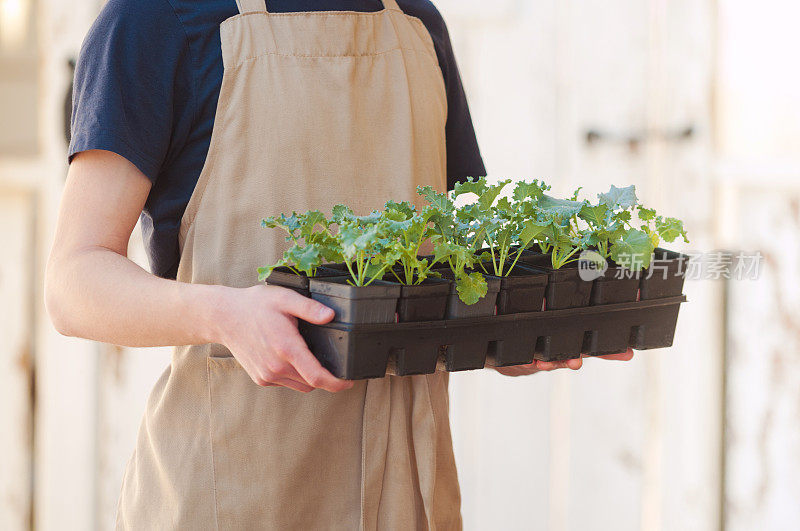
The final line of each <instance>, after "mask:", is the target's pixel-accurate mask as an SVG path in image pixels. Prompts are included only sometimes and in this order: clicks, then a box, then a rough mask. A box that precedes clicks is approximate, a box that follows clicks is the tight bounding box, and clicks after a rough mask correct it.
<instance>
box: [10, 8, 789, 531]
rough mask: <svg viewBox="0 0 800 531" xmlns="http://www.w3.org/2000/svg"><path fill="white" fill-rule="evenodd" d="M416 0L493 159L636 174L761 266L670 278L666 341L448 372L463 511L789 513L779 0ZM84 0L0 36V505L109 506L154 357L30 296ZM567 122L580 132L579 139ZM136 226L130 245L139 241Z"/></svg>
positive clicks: (624, 515) (156, 367)
mask: <svg viewBox="0 0 800 531" xmlns="http://www.w3.org/2000/svg"><path fill="white" fill-rule="evenodd" d="M436 3H437V5H438V6H439V8H440V10H441V11H442V12H443V14H444V16H445V18H446V20H447V22H448V25H449V28H450V32H451V37H452V39H453V43H454V47H455V49H456V55H457V57H458V59H459V63H460V66H461V73H462V76H463V81H464V85H465V87H466V89H467V93H468V96H469V100H470V103H471V107H472V111H473V118H474V121H475V124H476V128H477V130H478V136H479V140H480V144H481V148H482V151H483V154H484V158H485V160H486V163H487V166H488V169H489V171H490V174H491V175H492V176H493V177H496V178H501V177H502V178H504V177H529V178H534V177H535V178H545V179H547V180H548V181H550V182H552V183H553V184H554V185H555V186H554V187H555V188H556V189H557V191H559V192H567V191H571V190H572V189H573V188H574V187H576V186H578V185H582V186H584V188H585V191H586V193H587V194H592V195H593V194H594V193H596V192H598V191H600V190H602V189H604V188H607V186H608V185H609V184H610V183H616V184H623V183H625V184H627V183H634V184H636V185H637V190H638V191H639V193H640V196H641V197H642V198H643V199H644V200H645V201H646V202H647V203H648V204H650V205H652V206H654V207H656V208H658V209H660V210H663V211H664V212H668V213H670V214H672V215H676V216H678V217H682V218H683V219H685V220H686V221H687V224H688V226H689V229H690V232H691V236H692V244H691V246H686V248H688V249H704V250H707V249H714V248H717V247H723V246H724V247H727V248H743V249H749V250H755V249H763V250H764V252H765V255H766V256H767V261H766V264H765V267H764V273H763V276H762V277H761V279H760V280H759V281H757V282H727V283H726V282H721V281H720V282H710V281H697V282H688V283H687V286H686V293H687V295H688V296H689V299H690V301H691V302H690V304H688V305H685V307H684V309H682V311H681V316H680V320H679V328H678V339H677V341H676V345H675V346H674V347H673V348H672V349H669V350H664V351H660V352H651V353H643V354H641V355H639V356H638V357H637V359H636V360H635V361H633V362H631V363H629V364H626V365H620V364H616V363H610V362H601V361H598V360H590V361H588V362H587V363H586V364H585V367H584V368H583V369H582V370H581V371H580V372H578V373H567V372H560V373H554V374H548V375H537V376H533V377H529V378H522V379H507V378H503V377H501V376H499V375H497V374H494V373H491V372H489V371H486V372H476V373H468V374H458V375H454V376H453V378H452V382H453V385H452V397H453V399H452V402H451V405H452V406H451V407H452V419H453V427H454V437H455V445H456V452H457V459H458V464H459V470H460V478H461V483H462V490H463V498H464V504H463V514H464V519H465V526H466V528H467V529H476V530H477V529H552V530H567V529H574V530H582V529H608V530H615V531H616V530H634V529H644V530H648V531H650V530H658V529H664V530H673V529H674V530H684V529H698V530H708V529H719V528H722V527H723V526H724V527H727V528H730V529H743V530H750V529H791V528H793V527H796V522H797V521H798V519H800V503H797V502H798V500H800V479H798V478H800V451H798V448H800V445H798V441H800V411H799V410H798V407H799V406H798V405H799V404H800V401H799V400H798V396H797V392H798V391H797V390H798V389H800V372H798V369H797V367H796V366H797V363H796V362H797V357H798V354H797V353H798V348H799V347H800V344H799V342H800V333H798V330H800V321H798V318H797V310H798V307H797V302H796V301H797V300H798V296H797V295H798V290H800V283H798V281H797V278H798V273H800V271H798V265H797V264H798V258H800V257H799V256H798V251H797V249H796V248H797V244H798V240H800V238H798V236H797V234H798V230H799V229H800V187H798V185H797V184H796V183H797V182H800V180H798V177H800V157H798V154H797V147H798V145H800V141H798V140H799V139H800V126H799V125H798V124H800V103H798V96H797V95H798V94H800V78H798V76H797V74H795V73H793V70H794V69H793V67H792V66H791V61H792V59H793V57H792V50H797V49H798V48H800V37H798V35H797V32H796V31H795V29H794V28H793V22H792V21H796V20H797V19H798V17H800V8H798V7H797V6H795V5H794V3H793V2H789V1H788V0H786V1H781V0H766V1H765V2H759V3H758V5H755V3H752V2H747V1H745V0H669V1H667V0H606V1H604V2H599V1H594V0H535V1H534V0H495V1H494V2H491V3H487V2H482V1H479V0H439V1H438V2H436ZM3 4H4V2H3V1H2V0H0V6H2V5H3ZM100 5H101V2H100V1H99V0H74V1H71V2H57V1H55V0H38V1H35V2H34V4H33V11H32V17H31V20H32V21H33V20H35V21H36V24H34V25H33V27H34V31H33V32H32V34H31V36H30V37H29V39H28V40H27V41H26V46H25V47H24V50H25V52H21V51H19V50H17V51H7V50H3V49H2V48H0V91H2V92H0V94H2V95H3V98H4V99H3V100H2V101H0V117H2V125H1V126H0V127H1V128H2V130H3V134H0V250H1V251H0V253H1V254H0V256H2V260H0V339H2V340H3V341H2V343H0V455H2V459H0V529H4V530H5V529H8V530H21V529H27V528H30V527H36V528H40V529H70V530H71V529H76V530H83V529H107V528H109V527H110V526H111V524H112V522H113V514H114V508H115V504H116V497H117V494H118V491H119V485H120V479H121V475H122V471H123V469H124V466H125V463H126V461H127V459H128V458H129V456H130V453H131V450H132V448H133V444H134V439H135V433H136V430H137V428H138V423H139V419H140V416H141V412H142V410H143V407H144V402H145V398H146V396H147V393H148V392H149V390H150V387H151V385H152V384H153V382H154V381H155V379H156V377H157V376H158V374H159V373H160V372H161V371H162V370H163V368H164V366H165V365H166V364H167V363H168V362H169V353H168V351H167V350H165V349H122V348H117V347H113V346H108V345H100V344H96V343H91V342H86V341H81V340H75V339H66V338H62V337H60V336H58V335H57V334H56V333H55V332H54V331H53V330H52V328H51V327H50V325H49V323H48V321H47V318H46V316H45V315H44V312H43V308H42V304H41V299H42V298H41V287H40V286H41V276H42V267H43V263H44V259H45V257H46V253H47V248H48V246H49V242H50V240H51V237H52V229H53V224H54V217H55V210H56V208H57V203H58V196H59V193H60V189H61V186H62V184H63V178H64V175H65V172H66V167H65V161H64V150H65V144H64V140H63V132H62V131H63V98H64V93H65V90H66V88H67V86H68V83H69V76H70V70H69V68H68V66H67V61H68V59H69V58H72V57H75V55H76V54H77V51H78V49H79V46H80V43H81V41H82V38H83V35H84V34H85V32H86V30H87V29H88V27H89V25H90V24H91V22H92V20H93V19H94V17H95V16H96V13H97V11H98V10H99V8H100ZM3 12H4V11H3V10H2V9H0V16H2V13H3ZM0 27H2V24H0ZM0 42H2V39H0ZM12 67H13V68H12ZM31 68H32V69H33V71H34V72H35V73H36V75H34V76H31V75H30V69H31ZM13 94H18V95H19V94H24V95H30V94H33V95H35V98H34V99H35V101H37V102H38V106H37V110H38V113H37V112H29V115H30V116H33V117H35V120H36V127H23V128H20V129H19V134H18V135H17V136H16V137H15V136H14V135H13V134H10V131H13V129H14V127H15V124H14V121H18V122H19V121H20V120H22V119H23V118H20V116H23V117H24V116H25V114H24V113H23V114H20V113H21V112H22V111H21V110H20V109H22V110H24V105H25V104H24V100H22V99H19V98H12V97H10V95H13ZM28 107H30V104H28ZM688 127H691V128H692V134H691V135H688V136H685V135H680V134H678V133H679V132H680V131H683V130H685V129H686V128H688ZM589 131H595V132H598V133H600V139H599V140H598V141H596V142H592V143H589V142H587V140H586V138H587V134H588V132H589ZM29 137H30V138H35V139H36V140H35V141H32V140H30V138H29ZM19 138H29V139H28V141H26V142H22V143H20V142H17V141H16V140H19ZM9 139H10V140H9ZM631 139H632V140H633V141H631ZM30 144H34V145H33V146H31V145H30ZM138 238H139V235H138V232H137V233H136V238H135V239H134V241H133V242H132V243H131V252H132V255H133V256H134V257H135V259H137V260H139V261H143V254H142V251H141V242H140V241H139V240H138Z"/></svg>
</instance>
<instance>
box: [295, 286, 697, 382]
mask: <svg viewBox="0 0 800 531" xmlns="http://www.w3.org/2000/svg"><path fill="white" fill-rule="evenodd" d="M685 300H686V298H685V297H684V296H683V295H680V296H676V297H668V298H662V299H655V300H646V301H638V302H628V303H620V304H609V305H604V306H585V307H581V308H570V309H563V310H548V311H546V312H529V313H519V314H510V315H491V316H485V317H473V318H465V319H447V320H442V321H426V322H406V323H388V324H346V323H338V322H334V323H330V324H327V325H322V326H318V325H311V324H308V323H301V333H302V334H303V337H304V338H305V339H306V342H307V343H308V346H309V348H310V349H311V351H312V352H313V353H314V354H315V355H316V356H317V358H318V359H319V360H320V362H321V363H322V364H323V365H324V366H325V367H326V368H327V369H328V370H329V371H331V372H332V373H333V374H334V375H335V376H337V377H339V378H344V379H347V380H360V379H365V378H380V377H383V376H385V375H386V374H387V370H388V371H389V374H397V375H400V376H404V375H411V374H429V373H432V372H434V371H436V370H437V367H438V368H439V369H442V370H447V371H458V370H467V369H479V368H483V367H485V366H491V367H501V366H509V365H520V364H525V363H530V362H531V361H533V360H534V359H539V360H543V361H557V360H566V359H571V358H577V357H579V356H580V355H581V353H587V354H592V355H602V354H612V353H617V352H623V351H624V350H626V349H627V348H628V347H632V348H635V349H638V350H645V349H654V348H663V347H668V346H671V345H672V340H673V336H674V335H675V325H676V322H677V319H678V311H679V309H680V305H681V303H682V302H684V301H685Z"/></svg>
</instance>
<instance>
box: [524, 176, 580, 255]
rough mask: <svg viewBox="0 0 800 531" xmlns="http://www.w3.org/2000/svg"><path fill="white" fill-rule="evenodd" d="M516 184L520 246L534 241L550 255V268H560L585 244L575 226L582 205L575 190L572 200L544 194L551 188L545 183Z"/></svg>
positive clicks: (525, 245)
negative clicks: (520, 219) (522, 229)
mask: <svg viewBox="0 0 800 531" xmlns="http://www.w3.org/2000/svg"><path fill="white" fill-rule="evenodd" d="M534 184H535V186H531V184H530V183H525V185H522V183H520V184H518V185H517V188H515V190H514V195H513V199H514V202H515V208H516V209H517V210H518V211H520V212H521V214H522V216H523V219H522V223H523V227H524V229H526V231H527V232H526V231H523V232H520V236H521V237H520V241H519V245H520V247H528V246H530V245H531V244H532V243H534V242H535V243H537V244H538V246H539V249H540V250H541V251H542V252H543V253H545V254H550V262H551V265H552V267H553V269H560V268H562V267H564V266H565V265H566V264H568V263H570V262H574V261H575V260H577V258H576V257H575V255H576V254H577V253H578V251H580V250H581V249H584V248H585V247H586V241H585V235H584V234H582V233H581V232H580V230H579V228H578V214H579V213H580V212H581V210H582V208H583V207H584V205H585V202H584V201H578V199H577V197H578V193H579V191H580V189H578V190H576V191H575V193H574V194H573V197H572V198H571V199H558V198H556V197H553V196H551V195H548V194H546V193H544V192H545V191H547V190H549V189H550V187H549V186H547V185H545V184H544V183H536V182H534Z"/></svg>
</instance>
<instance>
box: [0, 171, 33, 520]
mask: <svg viewBox="0 0 800 531" xmlns="http://www.w3.org/2000/svg"><path fill="white" fill-rule="evenodd" d="M0 177H2V176H0ZM33 204H34V203H33V200H32V195H31V194H29V193H27V192H23V191H19V190H14V189H7V188H4V187H3V186H2V184H0V258H1V259H0V301H2V304H0V529H4V530H8V531H22V530H24V529H28V526H29V522H30V518H31V498H32V496H31V494H32V490H31V488H32V485H33V483H32V482H33V475H32V473H33V468H32V466H33V461H32V450H33V417H32V412H33V400H32V383H33V380H32V376H33V345H32V343H31V338H32V330H31V327H32V324H33V319H32V307H31V303H32V301H31V297H32V288H33V285H32V275H33V230H32V229H33V228H32V226H31V222H32V220H33V219H34V210H33Z"/></svg>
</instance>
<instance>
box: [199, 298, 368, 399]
mask: <svg viewBox="0 0 800 531" xmlns="http://www.w3.org/2000/svg"><path fill="white" fill-rule="evenodd" d="M223 293H224V295H222V297H221V300H220V301H219V302H220V304H219V307H218V309H217V312H216V320H217V321H218V322H217V330H218V331H217V332H216V335H217V336H218V339H216V340H215V341H214V342H217V343H221V344H223V345H225V346H226V347H227V348H228V350H230V351H231V353H232V354H233V355H234V357H235V358H236V359H237V360H238V361H239V363H240V364H241V365H242V367H243V368H244V370H245V371H247V374H248V375H249V376H250V378H252V380H253V381H254V382H255V383H256V384H258V385H261V386H265V387H266V386H283V387H288V388H290V389H294V390H296V391H301V392H304V393H307V392H309V391H311V390H313V389H324V390H326V391H330V392H332V393H335V392H337V391H342V390H344V389H349V388H351V387H352V386H353V383H352V382H348V381H345V380H340V379H338V378H336V377H335V376H333V375H332V374H331V373H330V372H328V371H327V370H326V369H325V368H323V367H322V365H320V363H319V361H317V358H315V357H314V355H313V354H312V353H311V352H310V351H309V350H308V347H307V346H306V342H305V341H304V340H303V338H302V337H301V336H300V333H299V332H298V330H297V320H298V319H303V320H304V321H308V322H309V323H313V324H325V323H328V322H330V321H331V319H333V317H334V312H333V310H332V309H330V308H328V307H327V306H325V305H323V304H321V303H319V302H317V301H315V300H312V299H310V298H308V297H303V296H302V295H300V294H298V293H296V292H294V291H292V290H290V289H286V288H281V287H277V286H266V285H259V286H254V287H252V288H245V289H235V288H225V291H224V292H223Z"/></svg>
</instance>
